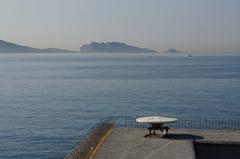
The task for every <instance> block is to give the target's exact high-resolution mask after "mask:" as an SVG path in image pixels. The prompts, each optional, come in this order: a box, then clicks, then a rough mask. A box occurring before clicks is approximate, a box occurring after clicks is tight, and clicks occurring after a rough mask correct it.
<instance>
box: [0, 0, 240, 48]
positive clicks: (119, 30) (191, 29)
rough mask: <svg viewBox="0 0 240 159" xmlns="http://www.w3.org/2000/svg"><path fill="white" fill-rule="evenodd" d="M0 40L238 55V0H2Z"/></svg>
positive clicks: (0, 8)
mask: <svg viewBox="0 0 240 159" xmlns="http://www.w3.org/2000/svg"><path fill="white" fill-rule="evenodd" d="M0 39H2V40H6V41H10V42H15V43H18V44H22V45H28V46H32V47H38V48H47V47H58V48H65V49H72V50H79V47H80V46H81V45H82V44H85V43H90V42H91V41H97V42H110V41H119V42H125V43H128V44H131V45H136V46H140V47H146V48H151V49H155V50H157V51H164V50H166V49H168V48H176V49H178V50H183V51H187V52H240V0H0Z"/></svg>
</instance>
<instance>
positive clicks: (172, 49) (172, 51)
mask: <svg viewBox="0 0 240 159" xmlns="http://www.w3.org/2000/svg"><path fill="white" fill-rule="evenodd" d="M163 53H183V51H178V50H176V49H174V48H170V49H167V50H166V51H164V52H163Z"/></svg>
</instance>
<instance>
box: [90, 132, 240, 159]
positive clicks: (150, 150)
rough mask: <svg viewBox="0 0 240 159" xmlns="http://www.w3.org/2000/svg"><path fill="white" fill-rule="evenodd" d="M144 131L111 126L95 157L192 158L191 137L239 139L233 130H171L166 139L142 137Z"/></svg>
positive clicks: (115, 158) (137, 158)
mask: <svg viewBox="0 0 240 159" xmlns="http://www.w3.org/2000/svg"><path fill="white" fill-rule="evenodd" d="M147 133H148V131H147V129H139V128H115V129H114V130H113V132H112V133H111V134H110V136H109V137H108V138H107V139H106V140H105V141H104V143H103V145H102V146H101V147H100V149H99V150H98V152H97V154H96V156H95V158H96V159H159V158H167V159H195V158H196V157H195V151H194V145H193V140H196V141H214V142H240V132H237V131H222V130H221V131H207V130H182V129H171V130H170V132H169V134H170V135H169V138H161V136H160V135H159V136H153V137H152V138H149V137H144V136H145V135H146V134H147ZM158 133H159V132H158ZM159 134H160V133H159Z"/></svg>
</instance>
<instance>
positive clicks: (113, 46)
mask: <svg viewBox="0 0 240 159" xmlns="http://www.w3.org/2000/svg"><path fill="white" fill-rule="evenodd" d="M80 52H83V53H148V52H149V53H150V52H156V51H155V50H151V49H147V48H140V47H136V46H131V45H128V44H125V43H120V42H106V43H104V42H101V43H98V42H91V43H90V44H85V45H82V46H81V48H80Z"/></svg>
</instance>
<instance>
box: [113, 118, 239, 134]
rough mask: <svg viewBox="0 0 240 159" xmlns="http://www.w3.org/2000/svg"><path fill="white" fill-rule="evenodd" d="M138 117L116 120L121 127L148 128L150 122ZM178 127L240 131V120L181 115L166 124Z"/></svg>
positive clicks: (117, 125)
mask: <svg viewBox="0 0 240 159" xmlns="http://www.w3.org/2000/svg"><path fill="white" fill-rule="evenodd" d="M136 118H137V117H118V118H116V119H115V120H116V121H117V122H116V127H119V128H147V127H149V125H148V124H143V123H137V122H136ZM166 125H167V126H170V127H171V128H177V129H201V130H228V131H240V120H233V119H212V118H201V117H191V118H189V117H180V118H178V121H177V122H175V123H170V124H166Z"/></svg>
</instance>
